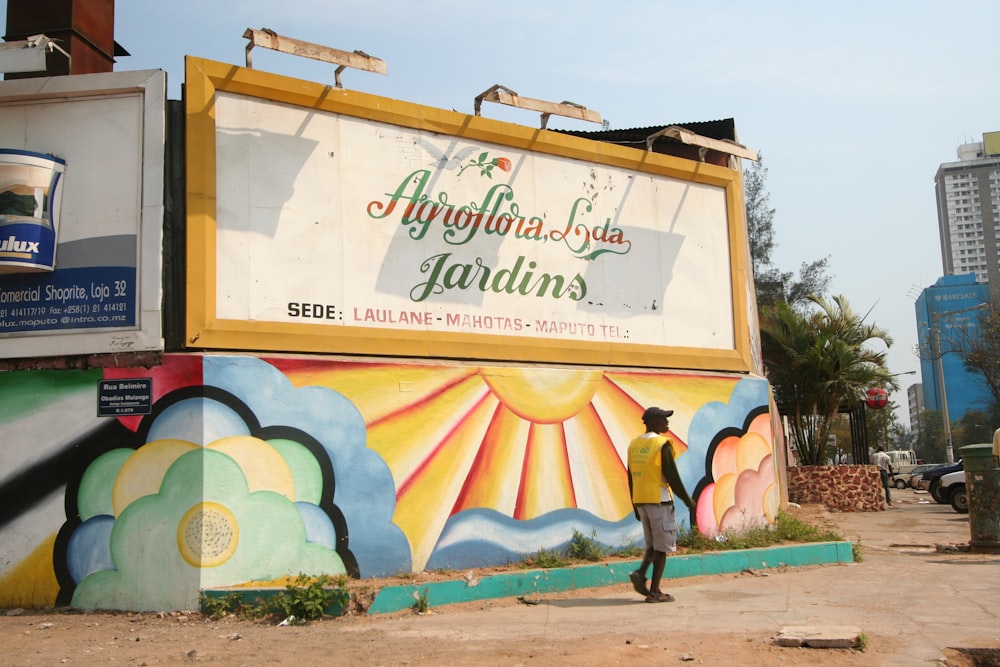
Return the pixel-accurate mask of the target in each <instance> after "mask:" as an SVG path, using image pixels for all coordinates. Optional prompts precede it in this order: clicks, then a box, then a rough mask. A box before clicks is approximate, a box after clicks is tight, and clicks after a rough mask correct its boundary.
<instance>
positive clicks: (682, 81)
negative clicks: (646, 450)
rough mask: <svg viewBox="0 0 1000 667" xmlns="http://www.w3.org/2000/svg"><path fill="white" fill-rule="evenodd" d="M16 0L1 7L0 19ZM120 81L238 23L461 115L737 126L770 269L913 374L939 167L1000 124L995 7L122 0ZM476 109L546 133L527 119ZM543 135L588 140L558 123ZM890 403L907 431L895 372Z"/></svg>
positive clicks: (239, 42) (348, 75)
mask: <svg viewBox="0 0 1000 667" xmlns="http://www.w3.org/2000/svg"><path fill="white" fill-rule="evenodd" d="M6 10H7V2H6V0H0V11H2V14H0V15H2V16H4V17H6ZM115 11H116V18H115V40H116V41H117V42H118V43H119V44H121V45H122V46H123V47H124V48H125V49H126V50H127V51H128V52H129V53H130V54H131V55H130V56H128V57H123V58H119V59H118V62H117V63H116V65H115V70H116V71H126V70H141V69H163V70H166V72H167V80H168V97H169V98H170V99H180V97H181V93H180V90H181V83H182V82H183V78H184V56H185V55H193V56H197V57H200V58H207V59H210V60H217V61H220V62H224V63H231V64H236V65H244V64H245V47H246V45H247V40H246V39H244V38H243V33H244V31H245V30H246V29H247V28H257V29H259V28H270V29H271V30H274V31H275V32H277V33H278V34H280V35H283V36H287V37H293V38H296V39H300V40H305V41H309V42H314V43H316V44H321V45H324V46H329V47H333V48H337V49H341V50H344V51H354V50H356V49H360V50H362V51H364V52H366V53H368V54H369V55H372V56H375V57H377V58H380V59H382V60H384V61H385V62H386V65H387V67H388V75H387V76H383V75H379V74H373V73H369V72H362V71H359V70H350V69H349V70H346V71H345V72H344V73H343V75H342V80H343V84H344V86H345V87H346V88H350V89H353V90H359V91H363V92H367V93H372V94H376V95H382V96H385V97H390V98H395V99H400V100H405V101H408V102H415V103H418V104H425V105H429V106H434V107H441V108H446V109H454V110H456V111H461V112H466V113H472V112H473V108H474V107H473V105H474V100H475V97H476V96H477V95H479V94H480V93H482V92H484V91H486V90H487V89H488V88H490V87H491V86H493V85H495V84H500V85H502V86H504V87H506V88H508V89H510V90H513V91H515V92H517V93H518V94H519V95H521V96H524V97H531V98H536V99H542V100H549V101H554V102H561V101H564V100H569V101H572V102H575V103H577V104H581V105H583V106H586V107H588V108H589V109H593V110H595V111H597V112H599V113H600V114H601V116H602V118H603V119H604V120H605V121H607V122H608V123H609V124H610V127H611V128H612V129H625V128H633V127H647V126H653V125H661V126H662V125H667V124H673V123H686V122H697V121H708V120H716V119H723V118H733V119H735V123H736V128H737V133H738V136H739V140H740V142H741V143H743V144H744V145H746V146H747V147H748V148H751V149H753V150H756V151H758V152H759V153H760V154H761V156H762V158H763V165H764V166H765V167H766V168H767V171H768V175H767V181H766V189H767V191H768V193H769V196H770V204H771V206H772V207H773V208H774V209H775V217H774V230H775V238H776V241H777V244H778V245H777V248H776V249H775V251H774V254H773V260H774V264H775V265H776V266H778V267H779V268H781V269H782V270H784V271H797V270H798V268H799V267H800V265H801V264H802V263H803V262H811V261H813V260H817V259H822V258H824V257H828V258H829V267H830V270H829V273H830V275H831V277H832V283H831V289H830V295H843V296H844V297H846V298H847V300H848V301H849V303H850V304H851V306H852V308H853V309H854V310H855V311H857V312H860V313H869V314H868V320H867V321H869V322H873V323H875V324H877V325H879V326H880V327H882V328H883V329H886V330H887V331H888V332H889V334H890V335H891V336H892V337H893V339H894V344H893V345H892V346H891V347H890V348H889V349H888V365H889V368H890V371H891V372H892V373H899V374H902V373H909V372H911V371H917V372H918V373H919V368H920V365H919V358H918V356H917V354H916V352H915V350H916V345H917V331H916V322H915V316H914V301H915V299H916V297H917V296H918V295H919V293H920V291H921V290H922V289H923V288H925V287H928V286H930V285H932V284H933V283H934V282H935V281H936V280H937V279H938V278H939V277H940V276H941V274H942V262H941V250H940V240H939V236H938V231H937V210H936V206H935V201H934V182H933V179H934V174H935V172H936V171H937V168H938V166H939V165H940V164H941V163H943V162H953V161H956V160H957V155H956V150H957V148H958V146H959V145H960V144H963V143H970V142H978V141H982V134H983V133H984V132H992V131H998V130H1000V111H998V110H1000V77H998V66H997V63H1000V40H997V39H995V38H994V37H993V34H992V29H993V28H995V26H997V25H1000V3H998V2H996V0H968V1H966V2H963V3H961V4H960V5H949V4H947V3H941V2H928V1H925V0H909V1H907V2H903V1H901V0H896V1H895V2H889V1H884V0H883V1H881V2H880V1H878V0H868V1H867V2H858V1H855V0H842V1H841V2H837V3H810V2H801V0H790V1H785V0H781V1H769V0H757V1H756V2H731V1H729V0H717V1H716V2H713V3H693V2H680V1H676V0H618V1H617V2H607V1H606V0H605V1H603V2H595V1H593V0H574V1H573V2H559V1H556V0H531V1H526V0H506V1H505V2H502V3H501V2H481V1H478V0H420V1H419V2H413V1H410V2H400V1H398V0H342V1H340V2H337V1H335V0H285V1H284V2H274V1H273V0H238V1H237V0H171V1H170V2H162V0H117V2H116V3H115ZM253 65H254V67H255V69H259V70H264V71H269V72H275V73H278V74H283V75H287V76H293V77H297V78H302V79H307V80H310V81H316V82H320V83H331V84H332V83H333V82H334V69H335V67H334V66H333V65H330V64H327V63H321V62H317V61H313V60H309V59H305V58H301V57H296V56H291V55H288V54H283V53H277V52H274V51H269V50H267V49H263V48H255V49H254V50H253ZM482 115H484V116H487V117H490V118H496V119H500V120H507V121H511V122H517V123H521V124H524V125H529V126H533V127H537V126H538V123H539V118H538V114H537V113H536V112H530V111H523V110H517V109H509V108H505V107H501V106H499V105H495V104H485V105H484V108H483V111H482ZM549 127H550V128H561V129H582V130H593V129H599V128H598V126H596V125H594V124H591V123H587V122H584V121H577V120H571V119H561V118H558V117H555V116H553V117H552V119H551V120H550V121H549ZM897 380H898V381H899V383H900V385H901V391H899V392H896V393H894V394H893V396H892V398H893V400H895V401H896V403H897V404H899V406H900V408H899V409H898V410H897V415H899V417H900V419H901V420H902V421H903V423H904V424H908V414H907V412H906V404H907V400H906V387H907V386H908V385H910V384H912V383H914V382H919V380H920V376H919V374H918V375H900V376H899V377H898V378H897Z"/></svg>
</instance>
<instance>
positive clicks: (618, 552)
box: [608, 540, 646, 558]
mask: <svg viewBox="0 0 1000 667" xmlns="http://www.w3.org/2000/svg"><path fill="white" fill-rule="evenodd" d="M645 552H646V547H644V546H642V545H641V544H639V543H638V542H636V541H635V540H632V541H630V542H626V543H625V544H623V545H621V546H619V547H615V548H613V549H612V550H611V551H610V552H608V555H609V556H618V557H619V558H639V557H641V556H642V555H643V554H644V553H645Z"/></svg>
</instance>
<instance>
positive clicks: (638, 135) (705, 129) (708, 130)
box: [553, 118, 736, 148]
mask: <svg viewBox="0 0 1000 667" xmlns="http://www.w3.org/2000/svg"><path fill="white" fill-rule="evenodd" d="M673 125H676V126H677V127H683V128H684V129H686V130H690V131H692V132H694V133H696V134H700V135H702V136H703V137H709V138H710V139H721V140H729V141H736V122H735V121H734V120H733V119H732V118H725V119H723V120H708V121H699V122H694V123H668V124H666V125H653V126H650V127H633V128H629V129H624V130H593V131H591V130H553V131H554V132H562V133H563V134H571V135H573V136H575V137H584V138H587V139H594V140H595V141H606V142H608V143H612V144H624V145H628V146H632V145H634V146H637V147H639V148H645V147H646V137H648V136H650V135H651V134H655V133H656V132H659V131H660V130H662V129H663V128H665V127H670V126H673ZM656 141H657V143H659V142H661V141H662V142H664V143H676V144H679V143H680V142H679V141H678V140H676V139H672V138H669V137H660V138H658V139H657V140H656Z"/></svg>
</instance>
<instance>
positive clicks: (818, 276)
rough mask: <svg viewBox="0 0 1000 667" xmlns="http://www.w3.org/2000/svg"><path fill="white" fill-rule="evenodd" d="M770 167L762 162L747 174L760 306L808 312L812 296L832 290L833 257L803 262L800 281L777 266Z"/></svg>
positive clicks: (749, 228)
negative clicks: (829, 272) (788, 306)
mask: <svg viewBox="0 0 1000 667" xmlns="http://www.w3.org/2000/svg"><path fill="white" fill-rule="evenodd" d="M766 181H767V167H765V166H764V160H763V158H761V159H760V160H758V161H757V162H752V163H751V164H750V167H748V168H747V170H746V172H745V173H744V186H743V189H744V199H745V201H746V218H747V240H748V243H749V245H750V263H751V268H752V269H753V276H754V285H755V287H756V291H757V304H758V306H761V307H769V306H773V305H774V304H776V303H780V302H785V303H789V304H791V305H792V306H793V307H795V308H800V309H801V308H807V307H808V306H809V300H808V297H809V295H811V294H825V293H826V291H827V290H828V289H829V286H830V277H829V276H828V275H827V269H828V268H829V257H825V258H823V259H819V260H815V261H813V262H802V266H801V267H799V275H798V279H797V280H796V278H795V275H794V274H793V273H791V272H786V271H782V270H781V269H779V268H777V267H776V266H774V264H773V263H772V259H771V253H772V252H774V249H775V247H777V242H776V241H775V237H774V214H775V209H774V208H773V207H771V201H770V200H771V197H770V195H769V194H768V192H767V189H766V187H765V186H766Z"/></svg>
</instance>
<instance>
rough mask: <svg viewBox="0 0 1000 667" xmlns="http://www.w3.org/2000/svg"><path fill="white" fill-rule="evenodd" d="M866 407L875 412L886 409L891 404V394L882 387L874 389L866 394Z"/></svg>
mask: <svg viewBox="0 0 1000 667" xmlns="http://www.w3.org/2000/svg"><path fill="white" fill-rule="evenodd" d="M865 396H867V398H866V399H865V405H867V406H868V407H869V408H871V409H873V410H878V409H880V408H884V407H885V406H886V404H887V403H888V402H889V392H887V391H886V390H885V389H883V388H882V387H872V388H871V389H869V390H868V391H866V392H865Z"/></svg>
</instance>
